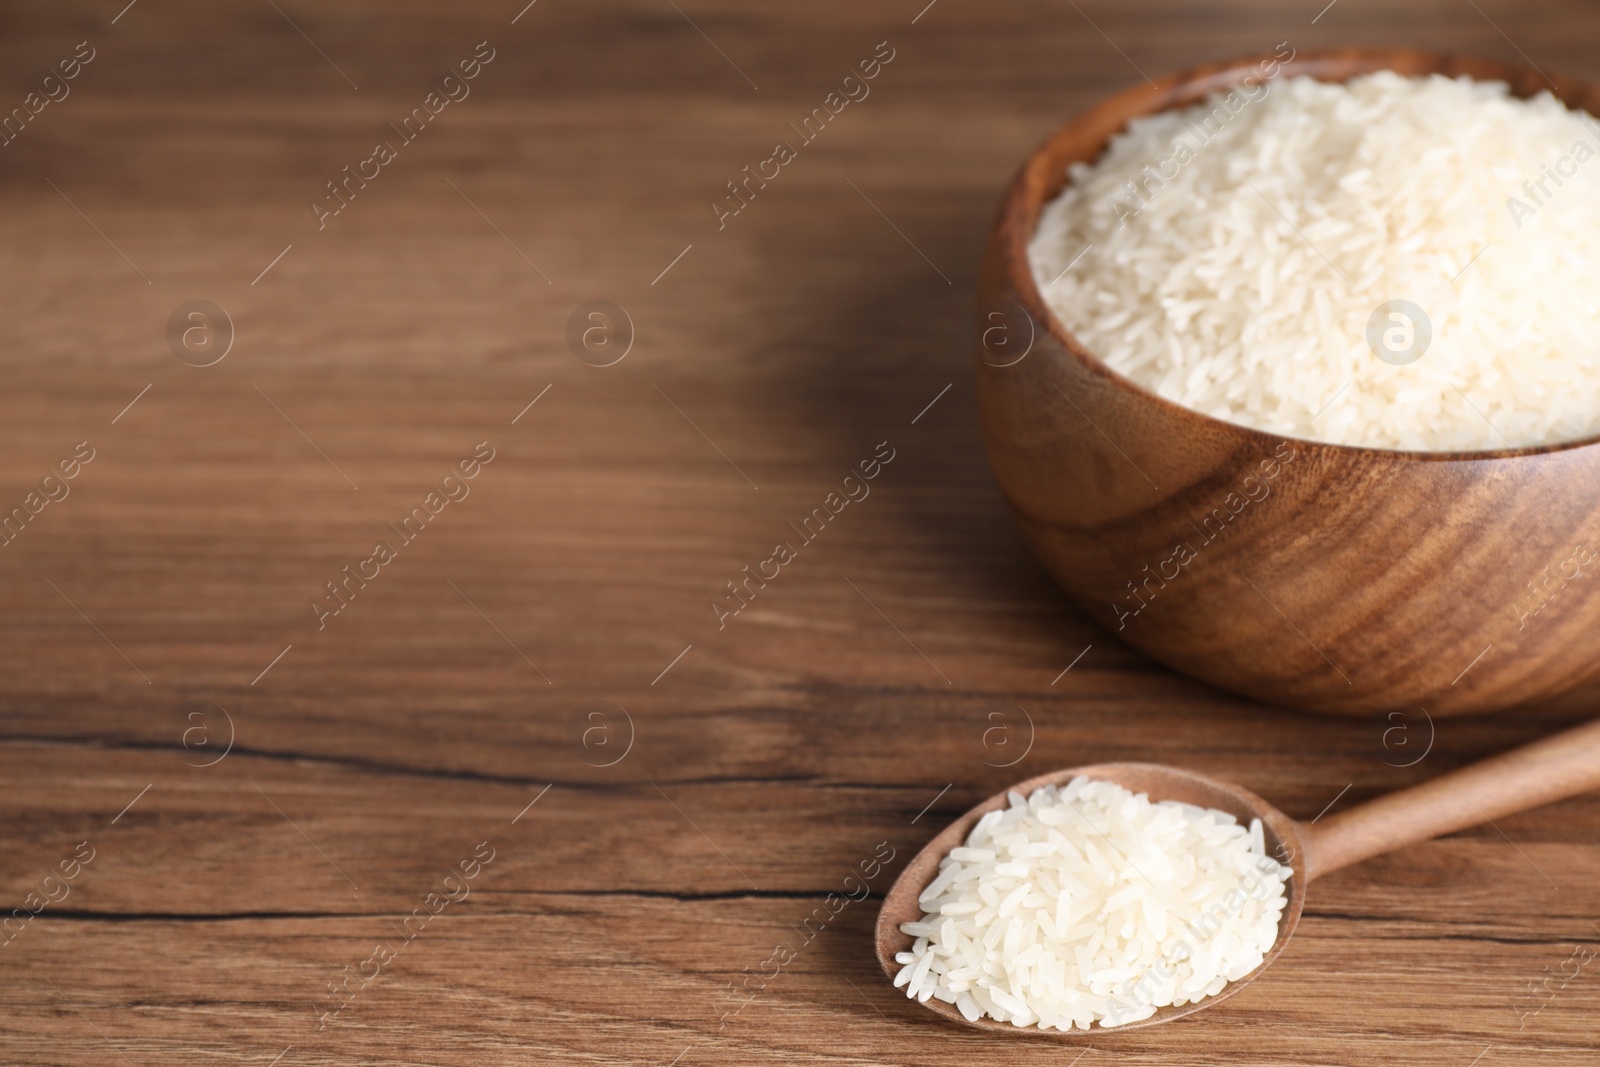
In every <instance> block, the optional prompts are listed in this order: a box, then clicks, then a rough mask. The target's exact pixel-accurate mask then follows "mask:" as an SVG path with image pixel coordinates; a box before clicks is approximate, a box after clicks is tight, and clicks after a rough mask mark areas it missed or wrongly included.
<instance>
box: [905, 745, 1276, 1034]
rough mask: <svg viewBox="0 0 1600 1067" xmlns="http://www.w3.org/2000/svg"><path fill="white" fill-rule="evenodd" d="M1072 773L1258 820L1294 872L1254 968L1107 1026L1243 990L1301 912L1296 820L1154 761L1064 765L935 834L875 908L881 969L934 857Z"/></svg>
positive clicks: (981, 1024) (986, 1024)
mask: <svg viewBox="0 0 1600 1067" xmlns="http://www.w3.org/2000/svg"><path fill="white" fill-rule="evenodd" d="M1079 775H1082V776H1083V777H1085V778H1090V779H1094V780H1095V781H1101V782H1114V783H1116V784H1117V785H1120V786H1122V787H1123V788H1124V789H1127V790H1129V791H1130V792H1133V793H1147V794H1149V796H1150V799H1151V800H1155V801H1161V800H1176V801H1181V802H1182V803H1185V804H1193V805H1194V806H1195V807H1197V808H1213V809H1215V810H1217V811H1224V812H1227V813H1228V814H1229V815H1232V816H1233V817H1235V818H1236V819H1238V820H1239V823H1240V825H1243V826H1248V825H1249V824H1250V820H1251V819H1260V820H1261V829H1262V833H1263V835H1264V837H1265V840H1266V850H1267V855H1268V856H1271V857H1272V858H1274V859H1276V860H1278V862H1280V863H1282V864H1284V866H1286V867H1289V868H1290V869H1292V870H1293V871H1294V875H1293V876H1292V877H1291V878H1289V880H1288V881H1287V882H1286V883H1285V884H1284V891H1285V893H1286V894H1287V896H1288V901H1287V903H1286V904H1285V906H1284V909H1283V917H1282V918H1281V919H1279V920H1278V939H1277V940H1276V941H1274V942H1273V944H1272V949H1271V950H1270V951H1269V952H1268V953H1267V954H1266V959H1265V960H1263V961H1262V964H1261V966H1260V967H1257V968H1256V969H1255V970H1254V971H1251V972H1250V973H1249V974H1248V975H1246V976H1245V977H1244V978H1241V979H1240V980H1239V981H1237V982H1229V983H1228V984H1227V985H1225V986H1223V987H1222V991H1221V992H1220V993H1218V994H1216V995H1215V996H1211V997H1204V998H1202V999H1200V1000H1197V1001H1190V1002H1189V1003H1188V1004H1185V1005H1183V1006H1182V1007H1165V1008H1159V1009H1157V1010H1156V1013H1155V1014H1154V1015H1152V1016H1150V1017H1149V1018H1148V1019H1140V1020H1139V1021H1138V1022H1129V1023H1124V1024H1122V1025H1120V1026H1116V1027H1112V1029H1115V1030H1136V1029H1139V1028H1141V1027H1146V1026H1155V1025H1157V1024H1159V1023H1164V1022H1170V1021H1171V1020H1173V1019H1178V1018H1182V1017H1183V1016H1185V1015H1190V1014H1192V1013H1194V1012H1197V1011H1199V1010H1200V1009H1202V1008H1208V1007H1210V1006H1211V1005H1213V1004H1215V1003H1217V1002H1218V1001H1222V1000H1226V999H1227V998H1228V997H1231V996H1233V995H1234V994H1235V993H1237V992H1238V991H1239V990H1241V989H1243V988H1244V987H1245V986H1246V985H1248V984H1249V983H1250V982H1251V980H1252V979H1254V978H1255V977H1256V976H1257V975H1258V974H1260V973H1261V972H1262V971H1263V970H1265V969H1266V967H1267V965H1268V964H1270V963H1271V962H1272V961H1273V960H1275V959H1277V957H1278V953H1280V952H1282V951H1283V946H1284V945H1285V944H1287V943H1288V941H1289V935H1290V934H1292V933H1294V928H1295V925H1296V924H1297V923H1299V921H1300V911H1301V909H1302V908H1303V907H1304V906H1305V898H1306V878H1305V873H1306V870H1305V849H1304V847H1303V845H1302V842H1301V835H1300V825H1299V824H1298V823H1296V822H1295V821H1294V820H1293V819H1291V818H1289V817H1288V816H1287V815H1285V814H1284V813H1283V812H1281V811H1279V810H1278V809H1277V808H1274V807H1273V806H1272V805H1270V804H1268V803H1267V802H1266V801H1265V800H1262V799H1261V798H1260V797H1258V796H1256V795H1255V794H1254V793H1252V792H1250V791H1249V790H1248V789H1242V788H1240V787H1239V786H1236V785H1232V784H1230V783H1228V782H1224V781H1221V780H1219V779H1216V778H1211V777H1208V776H1206V775H1203V774H1199V773H1197V772H1195V771H1188V770H1183V769H1182V768H1179V767H1166V766H1163V765H1161V764H1159V763H1097V764H1093V765H1091V766H1088V767H1073V768H1071V769H1069V770H1064V771H1052V772H1051V773H1049V774H1041V775H1039V776H1038V777H1037V778H1030V779H1028V780H1027V781H1025V782H1020V783H1018V784H1017V785H1014V786H1011V787H1009V788H1008V789H1005V790H1003V791H1001V792H999V793H996V794H995V795H994V796H992V797H990V798H989V799H988V800H985V801H984V802H983V803H982V804H979V805H978V806H977V807H975V808H973V809H972V810H971V811H969V812H967V813H966V814H965V815H963V816H961V818H959V819H957V820H956V821H955V822H953V823H951V824H950V825H949V826H947V827H945V828H944V830H943V831H942V832H941V833H940V834H939V835H938V836H937V837H935V838H934V839H933V840H932V841H929V842H928V843H927V844H926V845H925V846H923V849H922V851H921V852H918V853H917V854H916V856H915V857H913V858H912V860H911V862H910V863H908V864H907V865H906V867H905V869H904V870H903V871H901V872H900V877H899V878H898V879H896V880H895V883H894V885H893V886H891V887H890V889H889V893H888V895H887V896H886V897H885V898H884V901H883V907H882V909H881V910H880V911H879V912H878V928H877V948H878V963H879V964H880V965H882V967H883V969H884V972H885V973H887V974H888V975H889V976H890V977H891V978H893V976H894V975H895V974H897V973H898V972H899V970H900V964H898V963H896V962H895V961H894V957H895V953H897V952H909V951H910V950H911V944H912V941H913V940H914V939H913V938H912V937H911V935H910V934H906V933H902V932H901V930H900V924H901V923H908V922H915V921H917V920H918V919H920V918H922V906H921V904H920V903H919V902H918V898H919V897H920V896H921V894H922V891H923V890H924V889H926V888H927V886H928V884H929V883H930V882H932V881H933V879H934V877H935V876H936V875H937V874H938V873H939V861H940V860H942V859H943V858H944V857H945V856H946V855H947V854H948V853H949V852H950V850H951V849H952V848H955V847H957V846H958V845H961V844H962V843H963V842H965V841H966V839H967V835H968V834H970V833H971V832H972V828H973V827H974V826H976V825H977V824H978V820H979V819H981V818H983V817H984V816H985V815H987V814H989V812H991V811H998V810H1000V809H1002V808H1005V807H1008V806H1009V805H1010V796H1011V794H1012V793H1020V794H1022V795H1023V796H1024V797H1026V796H1028V795H1029V794H1031V793H1032V792H1033V791H1034V790H1036V789H1041V788H1043V787H1044V786H1047V785H1054V786H1065V785H1066V784H1067V783H1068V782H1070V781H1072V779H1074V778H1076V777H1078V776H1079ZM923 1006H924V1007H926V1008H927V1009H928V1010H930V1011H932V1012H934V1013H935V1014H937V1015H942V1016H944V1017H945V1018H946V1019H950V1020H952V1021H953V1022H958V1023H961V1024H963V1025H965V1026H972V1027H976V1028H977V1029H979V1030H998V1031H1002V1032H1004V1033H1017V1032H1019V1031H1021V1032H1025V1033H1033V1034H1042V1035H1047V1036H1051V1037H1069V1038H1070V1037H1077V1036H1082V1035H1083V1034H1084V1033H1085V1031H1083V1030H1070V1031H1065V1030H1041V1029H1039V1028H1038V1027H1036V1026H1035V1027H1026V1026H1016V1025H1013V1024H1012V1023H1008V1022H1000V1021H998V1020H996V1019H991V1018H989V1017H988V1016H980V1017H979V1018H978V1019H977V1020H975V1021H971V1022H969V1021H968V1020H967V1018H966V1016H964V1015H962V1014H961V1012H960V1011H958V1010H957V1009H956V1006H955V1005H954V1004H946V1003H945V1002H944V1001H942V1000H939V999H937V998H933V999H929V1000H928V1001H926V1002H924V1004H923Z"/></svg>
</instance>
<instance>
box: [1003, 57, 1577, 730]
mask: <svg viewBox="0 0 1600 1067" xmlns="http://www.w3.org/2000/svg"><path fill="white" fill-rule="evenodd" d="M1595 114H1600V90H1597V89H1595V88H1592V87H1590V86H1587V85H1584V84H1581V83H1578V82H1573V81H1569V80H1565V79H1560V78H1557V79H1549V78H1546V77H1545V76H1544V74H1542V73H1541V72H1539V71H1537V70H1534V69H1524V68H1519V67H1515V66H1509V65H1505V64H1501V63H1495V62H1489V61H1484V60H1476V59H1466V58H1460V57H1451V56H1441V55H1430V54H1425V53H1419V52H1412V51H1390V50H1376V49H1355V50H1343V51H1335V52H1323V53H1317V54H1307V53H1300V54H1297V53H1296V52H1295V51H1294V49H1292V48H1290V47H1289V46H1288V45H1281V46H1279V48H1278V49H1277V50H1276V51H1275V52H1274V53H1272V54H1270V55H1265V56H1257V57H1249V58H1245V59H1241V60H1235V61H1230V62H1226V63H1220V64H1215V65H1212V66H1208V67H1203V68H1199V69H1196V70H1191V71H1187V72H1183V73H1180V74H1176V75H1172V76H1168V77H1166V78H1162V79H1158V80H1157V81H1155V82H1153V83H1150V84H1144V85H1140V86H1139V87H1137V88H1135V89H1132V90H1129V91H1127V92H1124V93H1121V94H1119V95H1117V96H1114V97H1112V98H1110V99H1108V100H1106V101H1104V102H1103V103H1101V104H1099V105H1098V106H1096V107H1093V108H1091V109H1090V110H1089V111H1087V112H1085V113H1084V114H1082V115H1080V116H1078V117H1077V118H1075V119H1073V120H1072V121H1070V122H1069V123H1067V124H1066V125H1065V126H1063V127H1062V128H1061V129H1060V130H1059V131H1057V132H1056V133H1055V134H1054V135H1053V136H1052V137H1051V138H1050V139H1049V140H1047V141H1046V142H1045V143H1044V145H1043V146H1041V147H1040V148H1039V149H1038V151H1036V152H1035V153H1034V155H1033V156H1032V157H1031V158H1029V159H1028V161H1027V162H1026V163H1025V164H1024V166H1023V168H1022V170H1021V172H1020V173H1019V175H1018V177H1017V179H1016V181H1015V182H1014V184H1013V185H1012V187H1011V189H1010V191H1009V192H1008V194H1007V195H1006V197H1005V200H1004V201H1003V203H1002V205H1001V209H1000V214H999V219H998V221H997V223H996V225H995V228H994V231H993V234H992V236H991V240H990V242H989V247H988V251H987V254H986V258H985V262H984V267H983V271H982V274H981V281H980V286H979V308H978V326H979V338H978V351H977V384H978V397H979V410H980V419H981V422H982V425H983V429H984V436H985V442H986V445H987V448H988V453H989V457H990V462H991V465H992V467H993V469H994V471H995V474H996V477H997V479H998V481H999V483H1000V485H1001V487H1002V489H1003V491H1004V493H1005V495H1006V497H1007V500H1008V502H1009V504H1010V506H1011V508H1012V510H1013V512H1014V513H1015V515H1016V516H1017V518H1018V520H1019V522H1020V524H1021V526H1022V528H1023V530H1024V532H1025V534H1026V537H1027V539H1028V541H1029V543H1030V545H1031V546H1032V548H1033V550H1034V551H1035V553H1036V554H1037V555H1038V556H1039V558H1040V559H1041V560H1042V561H1043V563H1044V565H1045V566H1046V567H1047V569H1048V570H1049V571H1050V572H1051V573H1052V575H1054V577H1055V578H1056V579H1057V580H1058V581H1059V582H1060V583H1061V585H1062V586H1063V587H1064V588H1065V589H1066V590H1067V592H1068V593H1069V594H1070V595H1071V596H1072V597H1073V598H1074V599H1075V600H1076V601H1077V602H1078V603H1079V604H1080V605H1081V606H1082V607H1083V608H1084V609H1085V610H1086V611H1087V612H1088V613H1089V614H1090V615H1091V617H1093V618H1095V619H1097V620H1098V621H1100V622H1101V623H1102V624H1104V625H1105V626H1106V627H1107V628H1108V629H1109V630H1111V631H1112V632H1113V633H1115V634H1116V635H1117V636H1118V637H1120V638H1122V639H1123V640H1125V641H1126V642H1128V643H1129V644H1131V645H1133V646H1135V647H1137V648H1139V649H1141V650H1143V651H1144V652H1146V653H1148V654H1149V655H1151V656H1153V657H1154V658H1156V659H1158V660H1160V661H1162V662H1164V663H1167V664H1169V665H1171V666H1172V667H1174V668H1176V669H1178V670H1180V671H1183V672H1185V673H1187V674H1189V675H1192V676H1194V677H1196V678H1199V679H1201V680H1204V681H1207V682H1210V683H1212V684H1215V685H1217V686H1220V687H1222V688H1225V689H1228V690H1230V691H1233V692H1235V693H1239V694H1242V695H1245V696H1248V697H1251V698H1253V699H1257V700H1261V701H1264V702H1267V703H1271V704H1277V705H1283V706H1287V707H1291V708H1295V709H1303V710H1309V711H1317V712H1327V713H1339V714H1363V715H1364V714H1372V713H1381V712H1388V711H1396V710H1403V711H1412V710H1415V709H1417V708H1421V709H1423V710H1424V711H1426V712H1427V713H1428V714H1429V715H1432V716H1439V715H1452V714H1463V713H1471V712H1483V711H1489V710H1495V709H1502V708H1508V707H1512V706H1516V705H1521V704H1526V703H1530V702H1533V701H1538V700H1542V699H1546V698H1549V697H1552V696H1554V695H1556V694H1558V693H1561V692H1563V691H1564V690H1566V689H1569V688H1571V687H1572V686H1574V685H1577V684H1579V683H1581V682H1583V681H1586V680H1589V679H1590V678H1591V677H1592V676H1593V675H1594V674H1595V673H1596V669H1597V667H1600V663H1597V661H1596V657H1594V656H1593V655H1591V645H1590V641H1589V640H1587V638H1588V635H1590V634H1592V633H1593V632H1594V631H1595V628H1596V626H1597V625H1600V592H1597V590H1596V584H1597V582H1600V576H1595V575H1593V574H1592V573H1591V572H1594V571H1600V449H1597V448H1596V442H1597V440H1600V286H1597V285H1596V282H1595V279H1596V278H1600V162H1597V161H1596V160H1597V158H1600V121H1597V120H1596V119H1595V118H1594V117H1593V116H1594V115H1595ZM1591 578H1592V579H1593V580H1586V579H1591Z"/></svg>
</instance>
